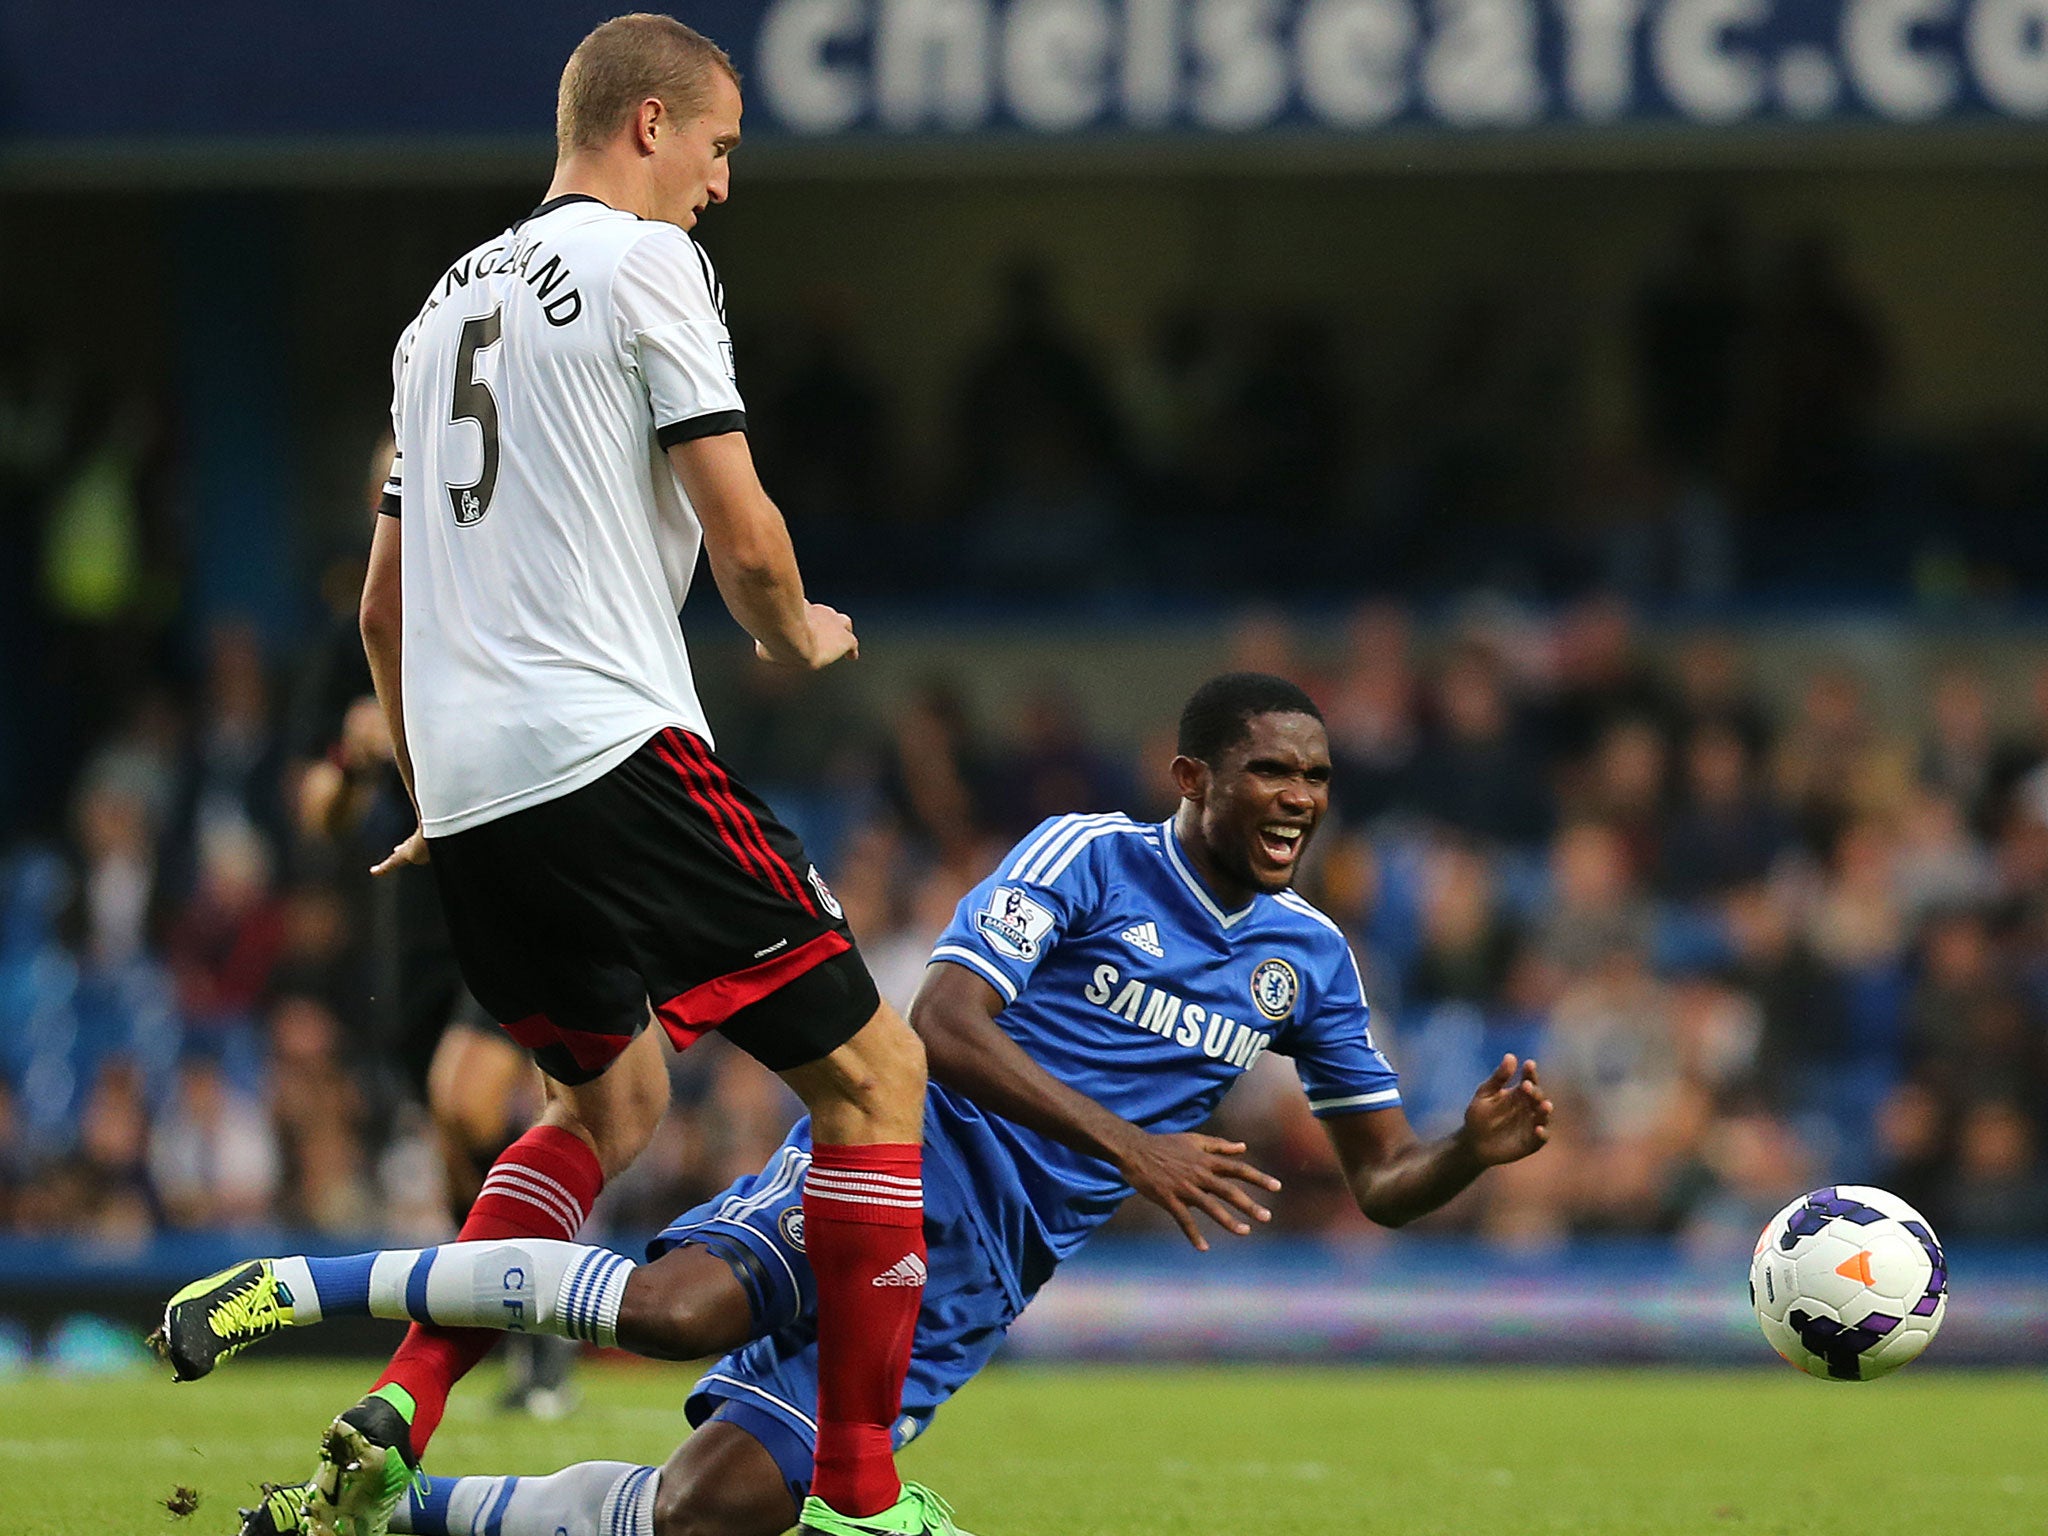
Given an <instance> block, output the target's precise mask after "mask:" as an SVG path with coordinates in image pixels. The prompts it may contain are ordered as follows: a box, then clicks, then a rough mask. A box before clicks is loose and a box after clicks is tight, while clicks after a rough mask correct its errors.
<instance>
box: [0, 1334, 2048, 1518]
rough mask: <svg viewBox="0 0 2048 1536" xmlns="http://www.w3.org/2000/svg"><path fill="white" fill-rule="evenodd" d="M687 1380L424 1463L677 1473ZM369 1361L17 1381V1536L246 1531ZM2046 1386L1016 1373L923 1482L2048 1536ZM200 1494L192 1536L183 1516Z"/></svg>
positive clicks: (979, 1512) (1253, 1505) (482, 1440)
mask: <svg viewBox="0 0 2048 1536" xmlns="http://www.w3.org/2000/svg"><path fill="white" fill-rule="evenodd" d="M691 1379H692V1378H691V1377H690V1375H689V1374H688V1373H687V1371H686V1370H685V1369H684V1368H680V1367H678V1368H665V1367H632V1366H626V1367H599V1368H595V1369H591V1370H587V1371H586V1372H585V1373H584V1374H583V1377H582V1385H583V1388H584V1391H585V1394H586V1400H585V1405H584V1407H583V1409H582V1411H581V1412H580V1413H578V1414H577V1415H575V1416H574V1417H573V1418H571V1419H569V1420H567V1421H565V1422H563V1423H560V1424H547V1425H543V1424H536V1423H533V1422H531V1421H528V1420H524V1419H516V1418H501V1417H499V1416H497V1415H496V1414H494V1413H493V1412H492V1411H491V1409H490V1407H489V1404H490V1402H491V1400H492V1396H493V1393H494V1390H495V1385H496V1382H495V1378H494V1377H491V1376H490V1375H489V1374H488V1373H485V1375H484V1377H483V1378H482V1379H480V1380H478V1381H477V1382H475V1383H474V1384H472V1385H471V1386H469V1387H468V1388H466V1389H465V1391H464V1392H462V1393H459V1394H458V1395H457V1398H456V1401H455V1403H454V1405H453V1406H452V1408H451V1410H450V1412H449V1416H448V1419H447V1421H446V1423H445V1424H444V1425H443V1427H442V1430H441V1433H440V1435H439V1436H438V1437H437V1439H436V1440H435V1442H434V1446H433V1452H432V1454H431V1456H430V1457H429V1458H428V1464H429V1466H430V1467H431V1468H433V1469H434V1470H435V1471H438V1472H442V1473H457V1472H486V1471H493V1472H506V1471H512V1472H544V1471H550V1470H553V1469H554V1468H555V1467H558V1466H561V1465H564V1464H566V1463H568V1462H572V1461H578V1460H583V1459H586V1458H592V1457H604V1458H609V1459H621V1460H645V1461H659V1460H661V1459H662V1458H663V1457H664V1456H666V1455H667V1454H668V1452H669V1451H670V1450H671V1449H672V1448H673V1446H674V1444H675V1441H676V1439H677V1438H678V1436H679V1435H680V1432H681V1428H682V1425H681V1418H680V1415H679V1413H678V1411H677V1404H678V1402H679V1400H680V1397H681V1390H682V1388H683V1386H684V1385H685V1384H686V1383H687V1382H688V1381H689V1380H691ZM368 1380H369V1373H368V1371H367V1370H366V1369H365V1368H363V1367H362V1366H354V1365H331V1364H325V1363H322V1364H317V1365H300V1364H271V1363H266V1362H260V1361H245V1362H240V1363H238V1364H236V1365H235V1366H232V1367H230V1368H228V1369H227V1370H226V1371H225V1372H223V1373H222V1374H221V1375H220V1376H218V1377H215V1378H213V1379H211V1380H209V1381H206V1382H204V1383H201V1384H196V1385H192V1386H185V1387H175V1388H174V1387H172V1386H171V1385H170V1384H169V1383H168V1382H163V1381H159V1380H156V1379H153V1378H138V1377H119V1378H112V1379H99V1380H63V1379H54V1378H49V1377H35V1376H31V1377H25V1378H17V1379H14V1380H11V1381H7V1382H4V1383H0V1529H4V1531H5V1532H6V1533H7V1536H108V1533H123V1536H132V1533H145V1536H147V1533H155V1532H163V1533H176V1536H184V1533H191V1536H198V1533H201V1532H228V1531H232V1529H233V1528H234V1523H235V1521H234V1510H235V1506H236V1504H237V1503H238V1502H246V1500H247V1495H248V1493H249V1491H250V1489H251V1487H252V1486H253V1485H254V1484H255V1483H256V1482H257V1481H258V1480H259V1479H262V1478H266V1477H269V1478H280V1477H285V1476H288V1475H290V1476H299V1475H303V1474H304V1472H305V1471H306V1470H307V1469H308V1467H309V1465H310V1460H311V1450H312V1447H313V1444H314V1441H315V1439H316V1437H317V1434H318V1431H319V1429H320V1427H321V1426H322V1425H323V1424H324V1423H325V1422H326V1419H327V1418H328V1417H329V1416H331V1415H332V1414H333V1413H334V1412H336V1411H337V1410H338V1409H339V1408H340V1407H342V1406H345V1405H346V1404H347V1403H348V1402H350V1401H352V1400H353V1399H354V1398H355V1397H356V1395H357V1394H359V1393H360V1392H361V1391H362V1390H363V1387H364V1386H365V1385H366V1384H367V1382H368ZM2044 1446H2048V1392H2044V1390H2043V1383H2042V1381H2041V1379H2040V1378H2039V1377H2038V1376H2032V1375H2018V1374H2008V1375H1971V1374H1957V1373H1947V1374H1944V1373H1942V1372H1940V1371H1938V1370H1934V1371H1929V1370H1921V1371H1918V1372H1911V1371H1909V1372H1907V1373H1906V1375H1905V1376H1904V1377H1903V1378H1894V1379H1892V1380H1888V1381H1883V1382H1877V1383H1873V1384H1871V1385H1868V1386H1829V1385H1826V1384H1824V1383H1821V1382H1815V1381H1809V1380H1806V1379H1805V1378H1802V1377H1798V1376H1795V1375H1794V1374H1793V1373H1791V1372H1790V1371H1786V1370H1783V1369H1762V1370H1757V1371H1752V1372H1736V1373H1724V1374H1698V1373H1687V1372H1678V1371H1653V1370H1643V1371H1634V1372H1593V1371H1585V1372H1571V1371H1538V1370H1517V1371H1504V1372H1500V1371H1496V1372H1479V1371H1422V1370H1391V1371H1390V1370H1363V1369H1360V1370H1350V1369H1329V1370H1267V1369H1203V1370H1192V1369H1190V1370H1173V1369H1145V1370H1137V1369H1112V1368H1099V1369H1088V1370H1051V1369H1036V1368H1032V1369H1026V1368H1017V1369H1000V1368H999V1369H997V1370H995V1371H992V1372H990V1373H989V1374H988V1375H987V1376H986V1377H985V1378H983V1379H982V1380H981V1381H979V1382H977V1383H975V1384H974V1386H973V1387H972V1388H970V1389H969V1390H968V1391H967V1392H966V1393H965V1394H963V1395H962V1397H961V1398H960V1399H959V1400H958V1401H957V1402H955V1403H953V1404H952V1405H951V1406H950V1407H948V1408H947V1410H946V1411H945V1412H944V1413H943V1414H942V1415H941V1416H940V1418H939V1421H938V1424H937V1426H936V1427H935V1429H934V1430H933V1432H932V1434H931V1436H930V1438H929V1439H928V1440H926V1441H924V1442H923V1443H920V1444H918V1445H916V1446H914V1447H912V1448H911V1450H910V1451H909V1452H908V1453H907V1454H906V1456H905V1465H906V1468H907V1469H908V1470H909V1471H910V1472H911V1473H912V1474H913V1475H914V1476H917V1477H920V1478H922V1479H924V1480H925V1481H927V1482H929V1483H931V1484H932V1485H933V1486H934V1487H936V1488H938V1489H939V1490H940V1491H941V1492H943V1493H944V1494H945V1495H946V1496H947V1497H948V1498H949V1499H951V1500H952V1501H953V1502H954V1504H955V1506H956V1507H957V1508H958V1509H959V1512H960V1516H961V1518H962V1519H963V1520H964V1521H965V1522H966V1523H967V1526H968V1528H969V1529H970V1530H972V1531H974V1532H976V1533H977V1536H1198V1533H1199V1536H1239V1533H1243V1536H1252V1533H1260V1536H1264V1533H1268V1532H1289V1531H1301V1532H1313V1533H1316V1536H1324V1533H1344V1536H1349V1533H1354V1532H1356V1533H1377V1532H1385V1533H1388V1536H1396V1533H1398V1536H1516V1533H1525V1532H1527V1533H1535V1532H1557V1533H1572V1536H1610V1533H1612V1536H1622V1533H1627V1536H1639V1533H1667V1532H1669V1533H1678V1532H1714V1533H1717V1536H1739V1533H1744V1532H1755V1533H1764V1532H1768V1533H1774V1536H1776V1533H1783V1536H1794V1533H1809V1532H1811V1533H1830V1536H1832V1533H1840V1536H1878V1533H1882V1532H1894V1531H1959V1532H1970V1533H1973V1536H1986V1533H1998V1532H2032V1533H2036V1536H2041V1533H2048V1453H2044V1450H2043V1447H2044ZM178 1484H186V1485H189V1486H192V1487H194V1488H196V1489H198V1490H199V1492H200V1495H201V1498H202V1502H201V1505H200V1508H199V1511H198V1513H197V1514H196V1515H195V1516H194V1517H193V1518H192V1519H190V1520H189V1521H177V1520H174V1519H173V1518H172V1517H171V1516H170V1515H169V1514H168V1513H167V1512H166V1511H165V1509H164V1508H163V1507H162V1504H161V1501H162V1500H163V1499H164V1498H165V1497H166V1496H167V1495H169V1494H170V1493H171V1491H172V1489H173V1488H174V1487H175V1486H176V1485H178Z"/></svg>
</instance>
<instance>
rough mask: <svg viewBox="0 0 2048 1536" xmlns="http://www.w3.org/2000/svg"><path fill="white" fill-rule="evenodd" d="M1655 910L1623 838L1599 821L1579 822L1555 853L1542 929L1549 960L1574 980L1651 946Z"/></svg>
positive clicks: (1552, 853) (1538, 930)
mask: <svg viewBox="0 0 2048 1536" xmlns="http://www.w3.org/2000/svg"><path fill="white" fill-rule="evenodd" d="M1650 917H1651V914H1650V910H1649V907H1648V905H1647V904H1646V903H1645V902H1644V900H1643V898H1642V895H1641V892H1640V890H1639V888H1638V886H1637V884H1636V879H1635V872H1634V870H1633V868H1632V867H1631V865H1630V863H1629V857H1628V847H1627V844H1626V843H1625V842H1624V841H1623V840H1622V837H1621V834H1620V833H1618V832H1617V831H1615V829H1614V828H1613V827H1611V826H1608V825H1607V824H1606V823H1604V822H1598V821H1580V822H1574V823H1573V824H1572V825H1570V826H1568V827H1566V828H1565V829H1564V830H1563V831H1562V832H1560V833H1558V835H1557V841H1556V842H1555V843H1554V844H1553V845H1552V847H1551V851H1550V897H1549V900H1548V902H1547V903H1546V905H1545V907H1544V911H1543V915H1542V917H1541V918H1540V919H1539V920H1538V923H1537V926H1536V934H1537V942H1538V943H1539V944H1540V945H1541V946H1542V948H1543V951H1544V953H1545V956H1546V957H1547V958H1548V959H1549V960H1550V962H1551V963H1552V964H1553V965H1556V966H1557V967H1558V968H1559V969H1560V970H1561V971H1563V972H1564V973H1565V974H1566V975H1568V976H1576V975H1579V974H1581V973H1583V972H1586V971H1590V970H1592V969H1593V968H1595V967H1597V966H1599V965H1601V964H1602V963H1603V962H1605V961H1606V960H1607V959H1608V958H1609V957H1610V956H1612V955H1613V954H1615V953H1617V952H1622V953H1626V954H1629V955H1635V956H1642V955H1646V954H1647V953H1648V952H1649V947H1650Z"/></svg>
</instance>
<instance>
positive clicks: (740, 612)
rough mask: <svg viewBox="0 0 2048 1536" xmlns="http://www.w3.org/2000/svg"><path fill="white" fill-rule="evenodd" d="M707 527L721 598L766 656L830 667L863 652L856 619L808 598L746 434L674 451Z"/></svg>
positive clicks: (686, 445)
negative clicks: (855, 635)
mask: <svg viewBox="0 0 2048 1536" xmlns="http://www.w3.org/2000/svg"><path fill="white" fill-rule="evenodd" d="M668 457H669V462H670V463H671V464H673V465H674V466H675V471H676V474H677V476H678V477H679V478H680V479H681V480H682V482H683V491H684V493H685V494H686V495H688V496H689V498H690V505H691V506H692V507H694V508H695V509H696V512H697V521H698V522H699V523H701V524H702V525H703V528H704V553H705V556H706V558H708V559H709V560H710V562H711V578H712V580H714V581H716V582H717V583H718V593H719V596H721V597H723V598H724V599H725V606H726V607H727V608H729V609H731V610H732V616H733V617H734V618H735V619H737V620H739V622H740V627H741V628H742V629H744V630H746V632H747V633H748V634H750V635H752V636H753V637H754V647H755V649H756V651H758V652H759V654H760V656H761V659H762V660H763V661H779V662H783V663H786V664H788V665H791V666H799V667H810V668H812V669H814V670H815V669H816V668H819V667H829V666H830V665H831V664H832V663H833V662H835V661H837V660H839V659H840V658H841V657H842V656H855V657H857V656H859V654H860V642H859V641H858V640H857V639H856V638H855V637H854V633H853V620H851V619H849V618H848V617H847V616H846V615H845V614H843V613H841V612H840V611H839V610H838V609H836V608H828V607H826V606H825V604H823V603H813V602H807V601H805V599H804V579H803V575H802V573H801V572H799V571H798V569H797V564H796V549H795V547H794V546H793V545H792V544H791V543H790V542H789V527H788V525H787V524H785V523H784V522H783V520H782V513H781V512H779V511H778V510H777V509H776V506H775V503H774V502H772V501H770V500H769V499H768V493H767V491H765V490H763V489H762V488H761V478H760V476H759V475H757V474H756V473H755V472H754V455H753V452H752V450H751V449H750V448H748V446H747V435H746V433H744V432H721V433H717V434H716V435H714V436H711V437H699V438H693V439H691V440H690V441H688V442H682V443H677V444H675V445H674V446H673V447H672V448H670V449H669V451H668Z"/></svg>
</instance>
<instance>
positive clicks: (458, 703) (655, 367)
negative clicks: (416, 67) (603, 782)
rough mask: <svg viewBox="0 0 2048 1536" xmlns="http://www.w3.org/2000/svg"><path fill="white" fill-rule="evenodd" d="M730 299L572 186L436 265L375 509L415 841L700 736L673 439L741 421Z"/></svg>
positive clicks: (626, 219) (409, 352)
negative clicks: (394, 616)
mask: <svg viewBox="0 0 2048 1536" xmlns="http://www.w3.org/2000/svg"><path fill="white" fill-rule="evenodd" d="M724 309H725V305H724V294H723V291H722V289H721V288H720V286H719V283H718V279H717V276H716V274H715V273H714V272H713V271H712V267H711V263H710V261H709V259H708V258H706V257H705V256H704V254H703V252H702V251H701V250H699V249H698V247H697V245H696V242H694V241H693V240H691V238H690V237H689V236H688V235H687V234H685V233H684V232H683V231H682V230H680V229H678V228H676V227H675V226H674V225H672V224H663V223H655V222H652V221H649V220H644V219H640V218H637V217H635V216H634V215H632V214H630V213H621V212H619V211H618V210H616V209H613V208H610V207H607V206H606V205H605V204H603V203H601V202H599V201H598V200H597V199H595V198H592V197H584V196H580V195H571V196H568V197H560V198H556V199H554V200H553V201H552V202H549V203H545V204H543V205H542V206H541V207H540V208H539V209H537V210H535V212H534V213H533V214H532V215H531V216H530V217H528V218H526V219H524V220H522V221H521V222H520V223H518V224H515V225H513V226H512V228H510V229H508V230H506V231H505V232H504V233H503V234H501V235H498V236H497V237H496V238H494V239H491V240H488V241H486V242H485V243H484V244H482V245H480V246H478V247H477V248H476V249H475V250H473V251H471V252H470V253H469V254H468V255H466V256H464V257H463V258H462V259H461V260H460V261H458V262H456V263H455V264H454V265H453V266H452V267H450V268H449V269H448V271H447V273H446V274H445V275H444V276H443V277H442V279H441V280H440V282H439V283H437V284H436V285H435V287H434V291H433V292H432V294H431V295H429V297H428V299H427V302H426V306H425V308H423V309H422V310H421V311H420V313H419V316H418V318H417V319H415V320H414V321H413V323H412V325H411V326H410V327H408V328H407V330H406V332H405V335H404V336H403V337H402V338H401V339H400V341H399V344H398V352H397V356H396V358H395V359H394V361H393V364H392V372H393V386H394V387H393V401H392V429H393V432H394V433H395V435H396V437H397V441H398V455H397V458H396V459H395V460H394V462H393V464H392V471H391V480H390V483H389V484H388V485H387V486H386V487H385V490H386V497H385V502H384V509H385V510H386V511H387V512H391V513H394V514H398V513H400V512H401V511H402V516H403V522H404V528H403V535H402V543H401V546H400V549H401V568H402V574H403V597H404V616H405V640H404V676H403V686H404V690H405V697H404V710H405V731H406V740H407V744H408V745H409V747H410V748H411V751H412V759H413V775H414V790H415V792H416V793H417V795H418V797H419V806H420V823H421V826H422V827H423V828H424V829H425V831H426V833H427V835H428V836H430V837H442V836H446V835H448V834H450V833H453V832H460V831H462V830H463V829H464V828H465V827H473V826H476V825H478V824H479V823H482V822H486V821H491V820H494V819H496V818H497V817H500V816H505V815H509V814H510V813H511V812H513V811H517V810H520V809H522V808H524V807H526V806H530V805H536V804H539V803H540V802H542V801H545V800H551V799H554V798H556V797H557V796H560V795H565V794H568V793H569V792H570V791H572V790H575V789H578V788H580V787H582V786H583V785H585V784H588V783H590V782H591V781H592V780H594V779H597V778H599V777H600V776H602V775H603V774H605V773H607V772H609V771H610V770H611V769H612V768H613V767H615V766H617V765H618V764H619V763H620V762H622V761H624V760H625V759H626V758H627V757H628V756H630V755H631V754H632V752H633V750H634V749H635V748H636V747H637V746H639V744H640V743H641V742H643V741H645V740H646V739H647V738H648V737H649V736H651V735H653V734H654V733H655V732H656V731H659V730H662V729H663V728H665V727H667V726H672V725H673V726H681V727H683V728H684V729H686V730H689V731H692V732H694V733H695V734H697V735H698V736H701V737H703V738H704V739H705V740H706V741H709V740H710V738H711V732H710V729H709V727H708V725H707V724H706V722H705V719H704V710H703V706H702V705H701V704H700V703H699V702H698V700H697V690H696V685H695V682H694V680H693V678H692V677H691V673H690V657H689V653H688V651H687V650H686V649H685V647H684V644H683V631H682V624H681V621H680V619H679V618H678V617H677V615H678V612H679V610H680V609H681V608H682V605H683V599H684V597H685V596H686V595H687V594H688V593H689V590H690V578H691V575H692V573H693V572H694V571H695V569H696V565H697V552H698V549H699V546H700V544H701V543H702V538H703V534H702V530H701V528H700V527H699V525H698V522H697V518H696V514H695V513H694V512H693V511H692V509H691V507H690V503H689V500H688V498H687V497H686V496H685V495H684V494H683V489H682V486H681V485H680V484H679V483H678V481H677V479H676V476H675V472H674V470H673V468H672V467H671V466H670V464H669V462H668V457H667V454H666V453H665V451H664V450H665V449H666V448H667V447H668V446H669V445H670V444H672V443H676V442H680V441H685V440H687V439H690V438H693V437H704V436H709V435H712V434H714V433H720V432H732V431H739V430H743V429H744V427H745V425H746V417H745V414H744V406H743V403H742V402H741V399H740V394H739V388H738V385H737V383H736V382H735V377H734V372H733V357H732V340H731V337H730V335H729V334H728V332H727V330H726V326H725V315H724ZM401 502H402V507H401Z"/></svg>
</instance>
